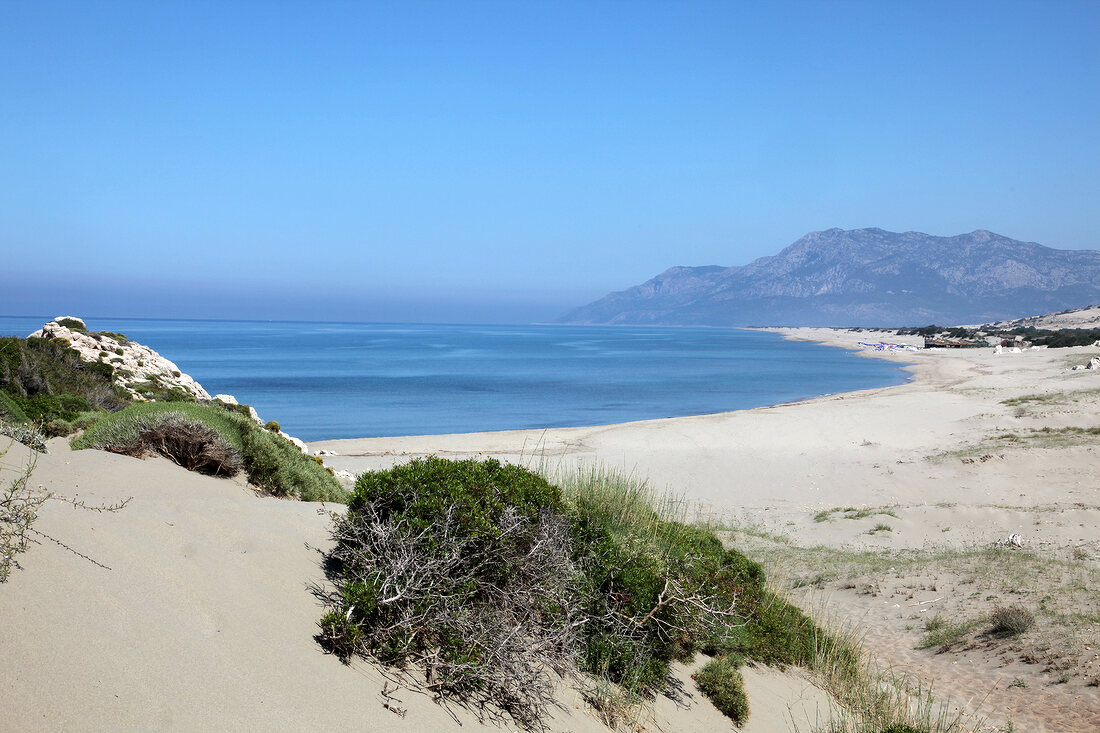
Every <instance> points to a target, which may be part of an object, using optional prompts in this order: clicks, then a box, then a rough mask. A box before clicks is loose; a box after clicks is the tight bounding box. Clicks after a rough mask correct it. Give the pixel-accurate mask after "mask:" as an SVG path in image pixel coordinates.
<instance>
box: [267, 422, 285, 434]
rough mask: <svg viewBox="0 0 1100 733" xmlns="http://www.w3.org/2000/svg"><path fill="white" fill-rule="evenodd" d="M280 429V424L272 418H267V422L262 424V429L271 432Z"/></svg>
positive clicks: (276, 431) (277, 431) (279, 430)
mask: <svg viewBox="0 0 1100 733" xmlns="http://www.w3.org/2000/svg"><path fill="white" fill-rule="evenodd" d="M282 429H283V428H282V426H281V425H279V423H277V422H275V421H274V420H268V421H267V424H266V425H264V430H268V431H270V432H272V433H279V432H282Z"/></svg>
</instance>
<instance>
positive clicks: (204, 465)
mask: <svg viewBox="0 0 1100 733" xmlns="http://www.w3.org/2000/svg"><path fill="white" fill-rule="evenodd" d="M111 449H112V450H113V451H115V452H116V453H122V454H124V455H129V456H137V457H141V456H143V455H145V454H146V453H148V452H150V451H152V452H155V453H159V454H160V455H162V456H165V457H166V458H169V459H171V460H172V461H173V462H174V463H176V464H177V465H179V466H183V467H184V468H186V469H187V470H188V471H197V472H199V473H206V474H210V475H213V476H219V475H224V476H233V475H234V474H236V473H237V471H239V470H240V468H241V455H240V453H239V452H238V451H236V450H235V449H234V448H233V446H232V445H230V443H229V441H227V440H226V439H225V438H223V437H222V436H221V435H219V434H218V432H217V431H216V430H214V429H213V428H211V427H209V426H207V425H206V424H205V423H202V422H200V421H199V420H194V419H190V418H188V417H187V416H186V415H182V414H180V413H178V412H165V413H161V414H160V415H158V416H156V417H155V418H153V419H150V420H148V421H147V422H146V423H145V424H144V425H142V426H140V427H139V428H138V431H137V434H136V435H135V436H134V437H133V439H132V440H131V441H130V442H126V443H119V444H115V445H112V446H111Z"/></svg>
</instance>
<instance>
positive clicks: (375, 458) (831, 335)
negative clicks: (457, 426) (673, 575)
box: [306, 327, 957, 495]
mask: <svg viewBox="0 0 1100 733" xmlns="http://www.w3.org/2000/svg"><path fill="white" fill-rule="evenodd" d="M745 330H755V331H763V332H769V333H775V334H777V335H780V336H781V337H783V338H784V339H786V340H791V341H806V342H812V343H816V344H820V345H823V346H830V347H834V348H842V349H845V350H847V351H850V352H852V353H854V354H855V355H857V356H860V357H864V358H873V359H879V360H884V361H890V362H893V363H895V364H897V365H898V368H899V369H900V370H903V371H906V372H908V373H909V375H910V376H909V378H908V380H907V381H905V382H903V383H901V384H894V385H887V386H885V387H869V388H865V389H858V390H852V391H847V392H836V393H829V394H824V395H818V396H815V397H809V398H807V399H803V400H795V401H791V402H780V403H775V404H770V405H763V406H760V407H752V408H745V409H740V410H728V411H723V412H715V413H706V414H701V415H685V416H679V417H663V418H652V419H647V420H633V421H627V422H619V423H608V424H602V425H590V426H575V427H557V428H528V429H517V430H495V431H479V432H469V433H443V434H425V435H405V436H383V437H371V438H338V439H332V440H317V441H307V443H306V445H307V447H308V449H309V451H310V452H311V453H313V454H321V455H322V456H323V457H324V459H325V462H326V464H327V465H329V466H331V467H333V468H334V469H336V470H340V471H347V472H348V473H351V474H352V475H358V474H359V473H361V472H362V471H364V470H381V469H387V468H391V467H393V466H394V465H397V464H400V463H403V462H406V461H408V460H412V459H413V458H416V457H424V456H428V455H435V456H441V457H447V458H454V459H464V458H483V457H494V458H497V459H500V460H504V461H512V462H516V463H521V464H524V465H532V464H536V463H543V464H545V463H550V464H554V465H557V466H558V467H561V468H566V467H576V466H578V465H593V464H598V465H601V466H605V467H610V468H615V469H619V470H623V471H625V472H627V473H630V474H633V475H640V476H641V477H642V478H645V479H647V480H649V481H651V482H652V483H653V484H654V485H656V486H657V487H658V488H661V489H668V490H671V491H673V492H674V493H677V494H682V493H687V494H689V495H690V494H691V493H692V492H690V491H686V492H685V489H684V488H683V487H681V486H677V485H676V484H677V483H678V482H676V481H665V480H663V474H662V473H658V474H651V473H648V472H647V471H645V470H644V469H645V464H644V462H640V463H638V464H634V465H631V464H630V463H629V461H628V460H627V459H626V458H624V459H623V460H615V457H614V456H613V455H612V454H610V453H609V452H608V451H607V450H606V448H607V445H606V443H605V441H603V440H601V436H612V437H613V436H616V435H618V434H624V435H631V434H634V433H639V432H643V433H653V432H657V433H660V432H662V431H665V430H666V429H667V430H668V431H670V432H682V431H683V430H684V429H689V430H691V429H695V430H699V431H714V430H715V429H716V427H717V425H718V424H720V423H725V422H728V421H731V420H735V419H736V418H737V416H744V415H756V414H764V413H768V412H770V411H773V410H777V409H786V408H791V407H794V406H800V405H804V406H807V405H815V404H820V403H822V402H833V401H836V400H846V399H852V398H857V397H860V396H869V395H876V394H880V393H883V392H888V391H896V390H904V389H906V388H913V387H916V388H926V387H927V388H931V387H934V386H935V385H936V384H941V383H947V382H950V381H951V380H953V379H955V378H956V377H957V374H956V370H954V369H952V368H951V367H949V366H947V365H945V364H944V363H942V362H940V361H937V360H935V359H914V358H912V356H913V355H915V354H916V353H917V352H885V351H874V350H871V349H865V348H861V347H859V346H858V345H857V341H862V340H868V339H870V340H878V339H888V340H889V341H890V342H891V343H898V344H908V345H912V346H920V345H922V344H923V340H922V339H920V338H919V337H911V336H910V337H905V336H901V337H899V336H897V335H895V333H894V332H893V331H875V330H866V329H865V330H860V331H858V332H856V331H848V330H845V329H834V328H812V327H798V328H780V327H777V328H754V329H745ZM932 353H935V352H924V354H926V355H928V354H932ZM626 440H627V442H629V438H627V439H626ZM624 455H626V454H625V453H624Z"/></svg>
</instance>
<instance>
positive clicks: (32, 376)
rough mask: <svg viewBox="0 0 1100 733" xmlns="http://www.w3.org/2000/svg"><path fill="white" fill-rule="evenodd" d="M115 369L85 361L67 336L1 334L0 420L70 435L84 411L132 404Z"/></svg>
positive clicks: (50, 433) (107, 409)
mask: <svg viewBox="0 0 1100 733" xmlns="http://www.w3.org/2000/svg"><path fill="white" fill-rule="evenodd" d="M113 372H114V369H113V368H112V367H111V366H110V365H109V364H93V363H88V362H85V361H83V360H82V359H81V358H80V356H79V355H78V354H77V353H76V352H74V351H72V350H71V349H69V348H68V342H67V341H64V340H63V339H21V338H15V337H5V338H0V419H3V420H5V421H7V422H10V423H17V424H22V423H32V424H35V425H38V426H40V427H41V429H42V431H43V432H44V433H45V434H46V435H47V436H55V435H68V434H69V433H71V432H72V431H73V421H74V420H76V419H78V417H79V416H80V414H81V413H85V412H88V411H92V410H98V411H115V410H119V409H121V408H123V407H124V406H125V405H126V404H128V402H129V399H128V398H127V397H126V395H125V394H124V393H123V392H122V391H121V390H120V389H119V388H118V387H116V386H115V384H114V382H113V381H112V378H111V376H112V374H113Z"/></svg>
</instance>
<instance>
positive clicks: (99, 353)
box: [28, 316, 210, 400]
mask: <svg viewBox="0 0 1100 733" xmlns="http://www.w3.org/2000/svg"><path fill="white" fill-rule="evenodd" d="M118 336H119V335H118V334H108V333H96V332H94V331H88V330H87V327H86V326H85V324H84V320H83V319H81V318H77V317H76V316H58V317H57V318H55V319H53V320H52V321H50V322H49V323H47V324H46V325H44V326H43V327H42V328H40V329H38V330H37V331H35V332H34V333H32V334H31V335H30V336H28V338H40V339H65V340H66V341H68V342H69V348H70V349H72V350H73V351H75V352H76V353H78V354H79V355H80V358H81V359H83V360H84V361H87V362H105V363H107V364H110V365H111V366H113V367H114V368H115V372H114V380H115V383H116V384H118V385H119V386H121V387H122V388H123V389H125V390H126V391H127V392H128V393H129V394H130V397H131V398H132V399H135V400H146V399H147V398H146V397H144V396H143V395H142V394H140V393H139V392H138V391H137V389H135V386H138V387H140V386H141V385H142V384H143V383H148V382H158V383H159V384H160V385H162V386H163V387H166V388H169V389H171V388H177V389H181V390H183V391H185V392H187V393H188V394H190V395H191V396H193V397H194V398H195V399H199V400H208V399H210V395H209V394H208V393H207V392H206V390H205V389H203V388H202V385H201V384H199V383H198V382H196V381H195V380H194V379H192V378H191V376H190V375H188V374H184V373H183V372H182V371H180V368H179V367H177V366H176V365H175V364H174V363H172V362H171V361H169V360H168V359H165V358H164V357H163V356H161V355H160V354H158V353H157V352H155V351H153V350H152V349H150V348H149V347H148V346H143V345H142V344H139V343H137V342H134V341H130V340H129V339H126V338H119V337H118Z"/></svg>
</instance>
